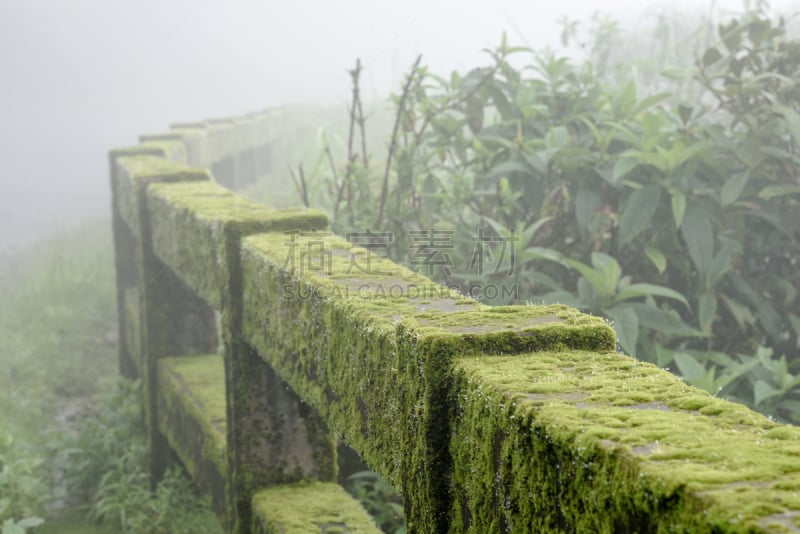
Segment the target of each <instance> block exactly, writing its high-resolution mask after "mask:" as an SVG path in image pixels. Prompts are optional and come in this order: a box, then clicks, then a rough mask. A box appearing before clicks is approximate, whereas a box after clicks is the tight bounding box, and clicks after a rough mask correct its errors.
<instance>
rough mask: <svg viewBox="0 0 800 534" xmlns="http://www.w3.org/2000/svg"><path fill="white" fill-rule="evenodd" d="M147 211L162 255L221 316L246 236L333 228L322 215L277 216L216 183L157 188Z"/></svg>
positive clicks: (151, 188)
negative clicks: (232, 273)
mask: <svg viewBox="0 0 800 534" xmlns="http://www.w3.org/2000/svg"><path fill="white" fill-rule="evenodd" d="M147 207H148V213H149V217H150V227H151V235H152V241H153V249H154V250H155V252H156V254H157V255H158V256H159V257H160V258H161V259H162V260H164V262H165V263H166V264H167V265H169V266H171V267H172V268H173V270H174V271H175V272H176V273H178V274H179V275H180V276H181V277H182V278H183V279H184V280H185V281H186V282H187V283H188V284H189V286H190V287H192V288H193V289H194V290H195V291H196V292H197V293H198V294H199V295H200V296H202V297H203V298H204V299H205V300H206V301H207V302H208V303H209V304H210V305H211V306H213V307H214V308H215V309H217V310H221V309H222V307H223V294H224V293H225V291H226V289H227V287H228V283H229V280H230V276H231V273H230V272H229V271H230V269H233V270H238V252H239V240H240V238H241V237H242V236H243V235H248V234H253V233H258V232H266V231H288V230H301V229H304V230H311V229H314V228H319V229H324V228H326V227H327V225H328V219H327V217H326V216H325V214H324V213H322V212H319V211H316V210H309V209H295V210H281V211H277V210H273V209H270V208H267V207H265V206H263V205H262V204H258V203H257V202H254V201H252V200H250V199H247V198H245V197H243V196H241V195H237V194H236V193H233V192H231V191H230V190H228V189H226V188H224V187H222V186H220V185H217V184H216V183H214V182H211V181H199V182H185V183H159V184H152V185H150V186H149V188H148V192H147ZM229 255H232V256H231V257H229ZM231 262H233V263H231ZM235 274H236V276H238V273H235Z"/></svg>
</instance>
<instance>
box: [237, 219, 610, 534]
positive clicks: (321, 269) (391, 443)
mask: <svg viewBox="0 0 800 534" xmlns="http://www.w3.org/2000/svg"><path fill="white" fill-rule="evenodd" d="M366 254H367V252H366V251H365V250H363V249H360V248H357V247H353V246H352V245H350V244H349V243H347V242H346V241H344V240H342V239H340V238H337V237H334V236H330V235H325V234H321V233H317V234H313V235H308V236H305V235H286V234H277V233H269V234H257V235H253V236H249V237H247V238H244V239H243V240H242V283H243V298H244V306H243V315H242V333H243V335H244V339H245V340H246V341H247V343H248V344H249V345H251V346H253V347H255V348H257V350H258V352H259V354H260V355H261V356H262V357H263V358H265V359H266V360H267V361H268V362H269V363H270V365H272V366H273V367H274V368H275V369H276V370H277V371H278V373H279V374H280V375H281V376H282V377H283V378H284V379H285V380H286V381H287V382H288V383H289V384H290V385H291V386H292V388H293V389H294V390H295V391H297V392H298V394H299V395H301V397H302V398H303V399H304V400H305V401H306V402H308V403H309V404H311V405H312V406H313V407H315V408H317V409H318V410H319V411H320V412H321V413H322V415H323V418H324V420H325V421H326V422H327V423H328V425H329V426H330V427H331V429H332V430H334V431H335V432H337V433H340V434H342V435H343V436H344V438H345V440H346V441H347V442H348V444H350V445H351V446H352V447H353V448H355V449H356V450H357V451H359V453H361V454H362V456H363V457H364V458H365V459H366V460H367V462H368V463H369V464H370V465H371V466H372V467H373V468H374V469H376V470H377V471H379V472H380V473H381V474H382V475H384V476H385V477H386V478H387V479H388V480H389V481H390V482H391V483H392V484H394V485H395V487H397V488H400V489H401V491H403V492H404V493H407V494H410V495H413V498H412V499H408V500H407V501H406V510H405V513H406V518H407V520H408V521H409V525H410V528H412V529H414V528H416V529H422V530H423V531H431V532H435V531H446V530H447V529H448V524H447V521H448V518H447V510H448V509H449V503H450V496H449V491H450V490H449V487H448V484H449V482H448V480H449V474H450V469H451V465H450V459H449V453H448V444H449V436H450V421H451V419H452V416H453V405H452V403H451V400H452V399H451V396H452V395H451V388H450V381H451V375H452V365H453V362H454V360H455V359H457V358H459V357H463V356H464V355H466V354H471V353H483V352H488V353H491V354H494V355H498V354H508V353H517V352H520V351H523V350H534V349H535V350H546V349H548V348H549V349H551V350H553V349H558V350H560V349H565V348H572V347H585V348H597V347H601V348H604V349H609V348H612V347H613V346H614V342H615V339H614V336H613V331H612V330H611V329H610V328H609V327H608V326H607V325H606V324H605V323H604V322H603V321H602V320H601V319H598V318H592V317H589V316H586V315H582V314H580V313H578V312H577V311H575V310H571V309H569V308H566V307H563V306H549V307H537V306H509V307H500V308H489V307H485V306H482V305H480V304H479V303H477V302H475V301H473V300H470V299H468V298H466V297H464V296H461V295H459V294H457V293H456V292H454V291H451V290H448V289H446V288H442V287H440V286H437V285H436V284H434V283H433V282H432V281H430V280H428V279H426V278H425V277H423V276H421V275H419V274H417V273H413V272H411V271H409V270H407V269H404V268H403V267H401V266H399V265H396V264H393V263H391V262H388V261H387V260H384V259H379V258H372V259H371V260H370V263H371V264H370V270H369V271H365V270H357V269H356V267H354V263H357V264H360V265H362V266H363V265H365V264H366V262H367V259H368V258H367V256H366ZM353 255H355V261H354V256H353ZM392 288H395V290H394V291H395V292H394V293H392V291H393V289H392ZM397 288H399V289H397ZM423 525H424V526H423Z"/></svg>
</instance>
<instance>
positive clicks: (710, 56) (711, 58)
mask: <svg viewBox="0 0 800 534" xmlns="http://www.w3.org/2000/svg"><path fill="white" fill-rule="evenodd" d="M720 59H722V54H720V52H719V50H717V49H716V48H709V49H708V50H706V53H705V54H703V65H704V66H706V67H710V66H711V65H713V64H714V63H716V62H717V61H719V60H720Z"/></svg>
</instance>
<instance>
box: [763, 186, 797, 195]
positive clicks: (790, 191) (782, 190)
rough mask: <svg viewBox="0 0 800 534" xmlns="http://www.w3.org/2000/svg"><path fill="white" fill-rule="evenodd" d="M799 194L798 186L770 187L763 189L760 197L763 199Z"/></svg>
mask: <svg viewBox="0 0 800 534" xmlns="http://www.w3.org/2000/svg"><path fill="white" fill-rule="evenodd" d="M797 193H800V186H798V185H789V184H786V185H770V186H768V187H765V188H764V189H762V190H761V192H760V193H759V194H758V196H759V197H761V198H772V197H780V196H785V195H796V194H797Z"/></svg>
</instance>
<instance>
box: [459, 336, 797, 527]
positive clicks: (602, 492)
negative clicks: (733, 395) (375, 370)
mask: <svg viewBox="0 0 800 534" xmlns="http://www.w3.org/2000/svg"><path fill="white" fill-rule="evenodd" d="M452 379H453V384H454V394H453V396H452V398H451V399H452V402H453V412H454V415H455V418H454V425H453V433H452V437H451V441H450V449H451V454H452V459H453V466H454V475H453V505H452V509H451V525H452V527H451V528H452V531H453V532H475V533H479V532H480V533H482V532H642V533H645V532H692V533H703V532H714V533H722V532H798V531H800V461H798V460H800V429H798V428H796V427H790V426H785V425H779V424H776V423H775V422H773V421H771V420H769V419H768V418H766V417H764V416H762V415H760V414H757V413H755V412H752V411H750V410H748V409H747V408H745V407H744V406H742V405H739V404H733V403H730V402H726V401H723V400H721V399H717V398H714V397H711V396H709V395H708V394H706V393H705V392H703V391H700V390H697V389H695V388H692V387H689V386H687V385H685V384H684V383H683V382H682V381H681V380H680V379H679V378H677V377H675V376H674V375H672V374H671V373H668V372H666V371H663V370H660V369H658V368H656V367H655V366H653V365H650V364H646V363H641V362H638V361H636V360H634V359H632V358H629V357H627V356H624V355H621V354H617V353H603V352H597V353H595V352H580V351H575V352H540V353H533V354H520V355H515V356H513V357H509V356H498V355H482V356H478V355H476V356H467V357H463V358H459V359H458V360H456V361H455V362H454V366H453V375H452Z"/></svg>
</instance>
